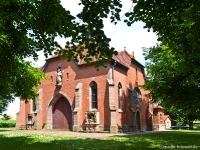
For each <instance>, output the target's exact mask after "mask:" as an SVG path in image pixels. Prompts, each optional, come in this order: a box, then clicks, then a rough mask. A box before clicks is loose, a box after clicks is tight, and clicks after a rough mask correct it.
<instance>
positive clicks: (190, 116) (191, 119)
mask: <svg viewBox="0 0 200 150" xmlns="http://www.w3.org/2000/svg"><path fill="white" fill-rule="evenodd" d="M188 119H189V129H193V121H194V117H193V115H191V114H190V115H189V116H188Z"/></svg>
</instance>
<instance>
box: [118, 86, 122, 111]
mask: <svg viewBox="0 0 200 150" xmlns="http://www.w3.org/2000/svg"><path fill="white" fill-rule="evenodd" d="M118 108H119V109H122V85H121V83H119V84H118Z"/></svg>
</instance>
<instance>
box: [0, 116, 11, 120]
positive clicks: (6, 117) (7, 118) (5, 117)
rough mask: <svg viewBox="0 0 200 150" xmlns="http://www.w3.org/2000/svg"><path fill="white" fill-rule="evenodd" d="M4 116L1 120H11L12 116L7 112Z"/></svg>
mask: <svg viewBox="0 0 200 150" xmlns="http://www.w3.org/2000/svg"><path fill="white" fill-rule="evenodd" d="M2 116H3V118H1V120H5V121H6V120H10V119H11V116H8V115H7V114H3V115H2Z"/></svg>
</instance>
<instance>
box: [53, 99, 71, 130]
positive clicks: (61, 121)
mask: <svg viewBox="0 0 200 150" xmlns="http://www.w3.org/2000/svg"><path fill="white" fill-rule="evenodd" d="M52 111H53V112H52V117H53V129H66V130H72V110H71V106H70V104H69V102H68V100H67V99H65V98H64V97H60V98H59V99H58V100H57V101H56V103H55V105H54V107H53V110H52Z"/></svg>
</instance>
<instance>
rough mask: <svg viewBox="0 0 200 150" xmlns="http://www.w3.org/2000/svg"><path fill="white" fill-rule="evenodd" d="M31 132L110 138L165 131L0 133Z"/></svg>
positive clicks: (39, 132) (13, 131) (39, 131)
mask: <svg viewBox="0 0 200 150" xmlns="http://www.w3.org/2000/svg"><path fill="white" fill-rule="evenodd" d="M1 132H4V133H31V134H45V135H53V136H69V137H85V138H98V139H99V138H108V137H112V136H128V135H134V134H148V133H155V132H163V131H144V132H129V133H117V134H111V133H83V132H71V131H55V130H10V131H1V130H0V133H1Z"/></svg>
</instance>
